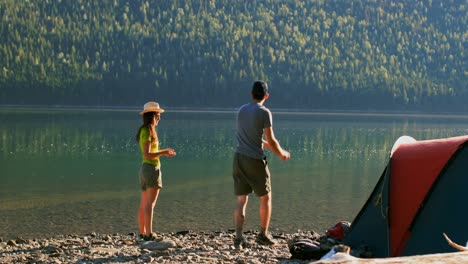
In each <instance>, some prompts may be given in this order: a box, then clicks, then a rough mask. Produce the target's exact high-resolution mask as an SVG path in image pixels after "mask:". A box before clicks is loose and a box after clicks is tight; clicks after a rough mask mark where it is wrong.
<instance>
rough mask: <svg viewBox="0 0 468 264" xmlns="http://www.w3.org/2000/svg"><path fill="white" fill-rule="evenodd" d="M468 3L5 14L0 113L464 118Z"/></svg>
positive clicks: (76, 0) (224, 1)
mask: <svg viewBox="0 0 468 264" xmlns="http://www.w3.org/2000/svg"><path fill="white" fill-rule="evenodd" d="M467 8H468V0H439V1H436V0H427V1H414V0H399V1H387V0H367V1H364V0H353V1H343V0H282V1H277V0H263V1H260V0H256V1H255V0H252V1H244V0H240V1H239V0H168V1H149V0H147V1H145V0H131V1H123V0H99V1H94V0H41V1H32V0H29V1H28V0H21V1H17V0H0V19H1V24H0V36H1V37H0V67H1V73H0V76H1V77H0V95H1V99H0V104H36V105H45V104H61V105H106V106H107V105H114V106H118V105H125V106H128V105H131V106H136V105H138V106H140V105H141V104H142V102H144V101H147V100H150V99H156V100H158V101H161V103H162V104H163V105H166V106H174V107H177V106H178V107H183V106H186V107H235V106H237V105H238V104H240V103H243V102H245V101H246V100H248V99H249V89H250V86H251V83H252V82H253V81H254V80H256V79H263V80H266V81H267V82H268V83H269V84H270V88H271V94H272V96H271V100H270V102H269V105H270V106H271V107H281V108H295V109H361V110H367V109H373V110H403V109H414V110H432V111H465V110H466V109H468V103H466V102H468V90H467V83H468V69H467V61H468V58H467V55H466V51H465V48H466V47H467V38H468V30H467V28H468V26H467V25H468V15H467V14H468V11H467Z"/></svg>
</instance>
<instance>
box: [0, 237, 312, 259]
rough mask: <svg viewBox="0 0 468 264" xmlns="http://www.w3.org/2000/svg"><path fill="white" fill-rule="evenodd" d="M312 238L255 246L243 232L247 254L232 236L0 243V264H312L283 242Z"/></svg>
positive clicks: (66, 238)
mask: <svg viewBox="0 0 468 264" xmlns="http://www.w3.org/2000/svg"><path fill="white" fill-rule="evenodd" d="M310 234H311V233H310V232H309V233H308V232H302V231H301V232H300V233H294V234H284V233H281V234H273V235H274V236H275V237H276V238H277V241H278V243H277V244H276V245H273V246H270V247H266V246H260V245H258V244H256V243H255V242H254V241H255V236H256V232H255V231H248V232H245V237H246V239H247V241H249V243H250V244H251V247H250V248H246V249H241V250H238V249H235V248H234V246H233V238H234V234H233V231H216V232H195V231H192V230H187V231H179V232H176V233H161V234H158V235H161V236H162V237H163V238H164V240H163V241H161V242H156V241H147V242H144V241H139V240H138V239H137V235H136V234H135V233H131V234H128V235H123V234H112V235H110V234H98V233H96V232H93V233H91V234H86V235H82V236H80V235H60V236H57V237H51V238H42V239H32V240H31V239H23V238H21V239H19V238H18V239H16V240H8V242H3V241H2V242H0V248H2V251H0V263H23V262H41V263H298V264H301V263H310V261H301V260H295V259H290V258H291V254H290V253H289V249H288V244H287V242H288V241H289V240H291V239H293V238H294V237H298V236H300V237H310Z"/></svg>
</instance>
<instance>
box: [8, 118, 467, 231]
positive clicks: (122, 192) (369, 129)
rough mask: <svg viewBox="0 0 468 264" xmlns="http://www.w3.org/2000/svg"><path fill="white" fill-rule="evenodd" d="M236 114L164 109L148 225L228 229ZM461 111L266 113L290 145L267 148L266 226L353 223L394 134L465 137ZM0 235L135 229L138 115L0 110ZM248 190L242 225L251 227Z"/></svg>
mask: <svg viewBox="0 0 468 264" xmlns="http://www.w3.org/2000/svg"><path fill="white" fill-rule="evenodd" d="M235 119H236V113H235V112H234V111H180V110H168V111H166V113H164V114H163V115H162V119H161V121H160V123H159V126H158V134H159V138H160V146H161V148H165V147H171V148H174V149H175V150H176V151H177V156H176V157H174V158H165V157H163V158H162V159H161V163H162V172H163V182H164V187H163V190H162V192H161V194H160V196H159V200H158V202H157V205H156V208H155V219H154V229H155V231H156V232H176V231H180V230H189V229H190V230H195V231H214V230H227V229H230V228H233V208H234V204H235V196H234V194H233V186H232V185H233V183H232V176H231V163H232V155H233V151H234V149H235V144H236V142H235ZM467 121H468V117H467V116H448V115H436V116H431V115H401V114H400V115H398V114H395V115H393V114H365V113H298V112H280V111H275V110H273V123H274V131H275V135H276V137H277V138H278V139H279V140H280V142H281V144H282V145H283V147H284V148H285V149H287V150H289V151H290V152H291V160H290V161H287V162H284V161H281V160H280V159H279V158H277V157H276V156H274V155H273V154H272V153H268V160H269V166H270V171H271V174H272V186H273V213H272V220H271V229H272V230H273V231H277V232H279V231H284V232H294V231H297V230H299V229H300V230H315V231H317V232H319V233H323V232H324V230H326V229H327V228H329V227H330V226H332V225H334V224H335V223H336V222H338V221H340V220H347V221H352V220H353V218H354V217H355V215H356V214H357V213H358V212H359V210H360V208H361V207H362V206H363V204H364V202H365V201H366V199H367V198H368V196H369V195H370V193H371V191H372V189H373V188H374V185H375V184H376V183H377V180H378V179H379V177H380V176H381V174H382V172H383V170H384V168H385V165H386V163H387V161H388V156H389V152H390V150H391V148H392V146H393V143H394V142H395V141H396V140H397V139H398V137H400V136H402V135H410V136H412V137H414V138H415V139H417V140H426V139H435V138H445V137H452V136H460V135H465V134H468V122H467ZM0 124H1V125H0V215H1V217H0V237H3V238H4V239H9V238H14V237H16V236H22V237H24V238H34V237H44V236H53V235H57V234H86V233H91V232H96V233H124V234H127V233H130V232H135V233H136V232H138V227H137V220H136V213H137V209H138V205H139V195H140V191H139V184H138V169H139V164H140V162H141V161H140V159H141V157H140V153H139V149H138V145H137V143H136V141H135V139H134V138H135V133H136V130H137V128H138V127H139V125H140V124H141V117H140V116H139V115H138V110H70V109H68V110H60V109H53V110H47V109H0ZM258 205H259V204H258V199H257V198H256V197H254V196H253V195H252V197H251V199H250V201H249V205H248V210H247V224H246V230H248V229H257V228H258V225H259V217H258Z"/></svg>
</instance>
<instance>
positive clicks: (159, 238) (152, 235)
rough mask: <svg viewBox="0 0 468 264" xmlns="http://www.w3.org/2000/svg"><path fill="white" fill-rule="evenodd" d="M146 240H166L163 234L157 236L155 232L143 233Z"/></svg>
mask: <svg viewBox="0 0 468 264" xmlns="http://www.w3.org/2000/svg"><path fill="white" fill-rule="evenodd" d="M140 235H141V234H140ZM142 236H143V240H144V241H156V242H161V241H163V240H164V238H163V237H162V236H157V235H156V234H155V233H151V234H149V235H142Z"/></svg>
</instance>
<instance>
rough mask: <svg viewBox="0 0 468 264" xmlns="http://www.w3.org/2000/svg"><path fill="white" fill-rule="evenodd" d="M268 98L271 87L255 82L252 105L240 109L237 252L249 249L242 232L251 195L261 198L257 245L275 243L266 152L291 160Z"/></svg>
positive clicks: (235, 165) (236, 165)
mask: <svg viewBox="0 0 468 264" xmlns="http://www.w3.org/2000/svg"><path fill="white" fill-rule="evenodd" d="M268 97H269V94H268V85H267V84H266V83H265V82H263V81H256V82H254V84H253V87H252V102H251V103H248V104H245V105H243V106H241V107H240V109H239V112H238V114H237V149H236V152H235V154H234V160H233V178H234V193H235V195H236V196H237V203H236V208H235V210H234V223H235V226H236V238H235V240H234V246H235V247H236V248H239V247H246V246H247V242H246V240H245V238H244V236H243V231H242V229H243V226H244V221H245V209H246V207H247V202H248V195H249V193H251V192H252V191H254V192H255V194H256V195H257V196H259V197H260V233H259V235H258V236H257V238H256V242H257V243H259V244H262V245H273V244H275V240H274V239H273V238H272V236H271V235H270V234H268V227H269V225H270V217H271V183H270V171H269V170H268V165H267V161H266V156H265V153H264V151H263V149H264V148H265V149H269V150H271V151H272V152H273V153H274V154H276V155H277V156H278V157H280V158H281V159H282V160H289V158H290V153H289V152H288V151H285V150H284V149H283V148H282V147H281V145H280V144H279V142H278V140H277V139H276V138H275V135H274V133H273V125H272V124H273V123H272V115H271V112H270V110H269V109H268V108H266V107H265V106H264V105H263V103H264V102H265V101H266V100H267V99H268ZM263 135H265V139H263Z"/></svg>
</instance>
